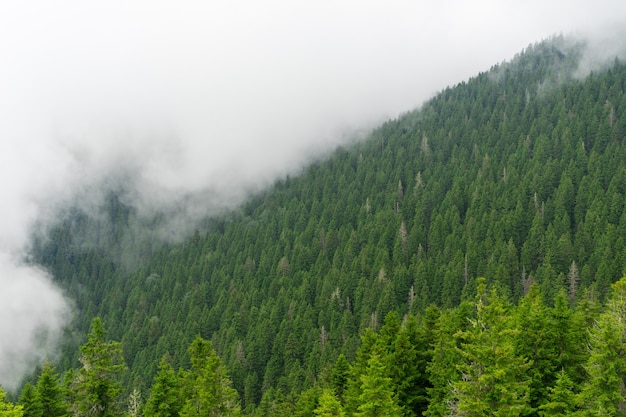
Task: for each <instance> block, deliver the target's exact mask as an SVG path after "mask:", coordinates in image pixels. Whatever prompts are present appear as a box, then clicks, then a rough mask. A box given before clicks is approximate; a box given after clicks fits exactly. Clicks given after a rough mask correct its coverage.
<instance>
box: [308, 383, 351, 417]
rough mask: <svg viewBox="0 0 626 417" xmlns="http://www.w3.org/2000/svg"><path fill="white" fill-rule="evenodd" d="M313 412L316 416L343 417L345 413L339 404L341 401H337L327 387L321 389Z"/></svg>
mask: <svg viewBox="0 0 626 417" xmlns="http://www.w3.org/2000/svg"><path fill="white" fill-rule="evenodd" d="M314 413H315V415H316V416H318V417H344V416H345V415H346V413H345V412H344V411H343V407H342V406H341V402H339V400H338V399H337V397H336V396H335V395H334V394H333V392H332V391H331V390H328V389H325V390H324V391H322V395H321V396H320V398H319V403H318V406H317V407H316V408H315V411H314Z"/></svg>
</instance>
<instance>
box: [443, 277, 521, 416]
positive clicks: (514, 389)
mask: <svg viewBox="0 0 626 417" xmlns="http://www.w3.org/2000/svg"><path fill="white" fill-rule="evenodd" d="M508 317H509V312H508V311H507V308H506V304H505V302H504V300H502V298H501V297H499V296H498V295H497V294H496V292H495V290H492V291H491V293H489V294H488V293H487V286H486V284H485V281H484V279H481V280H479V282H478V289H477V295H476V319H475V320H473V321H472V322H471V326H470V327H469V328H468V329H467V330H465V331H460V332H458V333H457V334H456V337H457V338H458V339H459V341H460V346H461V347H460V349H459V350H460V354H461V358H462V360H461V363H460V364H458V365H457V369H458V371H459V372H460V374H461V375H462V379H461V380H459V381H456V382H453V383H452V398H451V401H450V402H449V412H450V415H451V416H468V417H482V416H519V415H524V414H525V413H526V412H527V411H529V395H528V394H529V381H528V378H527V376H526V374H525V373H526V371H527V369H528V367H529V363H528V361H527V360H526V359H524V358H522V357H519V356H516V355H515V348H514V345H513V341H514V339H513V338H514V335H515V334H516V331H515V330H514V329H513V328H512V327H511V323H510V320H509V319H508Z"/></svg>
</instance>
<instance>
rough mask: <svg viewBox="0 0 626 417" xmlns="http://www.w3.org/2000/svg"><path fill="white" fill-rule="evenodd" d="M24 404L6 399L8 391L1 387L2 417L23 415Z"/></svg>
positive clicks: (0, 412) (0, 404)
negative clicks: (16, 403)
mask: <svg viewBox="0 0 626 417" xmlns="http://www.w3.org/2000/svg"><path fill="white" fill-rule="evenodd" d="M23 415H24V409H23V408H22V405H20V404H18V405H15V404H13V403H11V402H10V401H8V400H7V399H6V392H5V391H4V390H3V389H2V387H0V417H22V416H23Z"/></svg>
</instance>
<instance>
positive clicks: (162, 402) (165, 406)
mask: <svg viewBox="0 0 626 417" xmlns="http://www.w3.org/2000/svg"><path fill="white" fill-rule="evenodd" d="M181 407H182V406H181V397H180V384H179V379H178V378H177V377H176V373H175V372H174V369H173V368H172V365H170V363H169V361H168V359H167V356H163V358H161V362H160V363H159V372H158V373H157V374H156V376H155V377H154V383H153V384H152V389H151V391H150V397H149V398H148V401H146V405H145V408H144V415H145V416H146V417H178V415H179V413H180V410H181Z"/></svg>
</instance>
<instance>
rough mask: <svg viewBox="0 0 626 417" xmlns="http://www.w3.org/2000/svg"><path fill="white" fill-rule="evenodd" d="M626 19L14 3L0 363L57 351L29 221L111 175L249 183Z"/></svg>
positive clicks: (357, 4) (614, 12)
mask: <svg viewBox="0 0 626 417" xmlns="http://www.w3.org/2000/svg"><path fill="white" fill-rule="evenodd" d="M625 26H626V2H624V1H623V0H619V1H618V0H614V1H611V0H594V1H591V0H589V1H581V0H568V1H562V0H558V1H557V0H554V1H552V0H550V1H546V0H541V1H539V0H524V1H522V0H511V1H507V0H492V1H476V0H475V1H468V0H465V1H461V0H438V1H423V0H413V1H410V0H406V1H401V0H386V1H368V0H358V1H357V0H332V1H330V0H316V1H307V2H304V1H298V0H291V1H286V0H269V1H259V0H257V1H249V0H234V1H208V0H205V1H184V0H180V1H173V0H135V1H133V0H107V1H81V0H57V1H49V0H40V1H37V0H31V1H29V0H3V1H2V2H0V181H1V182H0V190H1V191H2V195H3V198H2V202H3V203H2V205H0V274H1V275H0V336H1V337H0V364H3V363H5V362H7V361H6V360H5V358H6V357H7V354H8V353H7V352H12V353H11V354H12V355H18V354H17V353H15V351H17V352H26V353H23V354H19V355H22V356H19V355H18V356H17V358H18V359H19V360H13V361H12V362H13V363H19V362H24V361H26V360H27V359H29V358H36V357H39V356H41V355H43V354H44V353H41V351H35V352H30V351H29V350H28V349H26V346H29V344H31V343H32V335H33V333H34V332H35V330H36V329H37V328H38V326H39V327H41V326H43V327H44V328H47V329H50V330H52V332H51V334H53V333H54V331H55V330H56V329H57V328H58V327H59V326H60V325H61V324H62V323H63V320H62V318H64V317H66V315H67V311H68V307H67V303H66V302H64V301H63V299H62V297H61V295H60V293H59V292H58V290H55V289H54V288H53V287H52V286H50V285H49V279H48V278H47V277H46V276H45V274H43V273H42V272H41V271H39V270H33V269H32V268H28V267H25V266H24V265H22V264H21V263H20V262H19V257H20V255H21V254H22V252H23V250H24V248H25V247H26V246H27V243H28V231H29V227H30V225H32V223H33V222H34V221H36V220H37V219H41V218H42V217H44V216H47V215H49V213H50V207H51V206H53V205H55V204H59V202H62V201H65V200H68V199H70V198H71V197H72V196H73V195H74V193H75V192H76V191H77V190H79V191H80V190H84V189H89V186H90V185H93V184H95V183H97V181H98V180H99V179H101V178H103V177H105V176H106V175H107V174H108V173H110V172H112V171H113V172H115V171H118V170H119V169H120V167H123V168H125V169H133V170H134V172H135V173H136V174H137V175H138V178H139V184H140V186H139V188H138V191H137V195H138V200H141V201H143V202H144V203H145V204H150V203H154V202H155V201H164V200H163V199H164V198H165V200H167V197H163V196H164V195H165V196H167V195H168V192H172V193H174V194H175V193H176V192H178V191H180V190H186V191H191V192H194V191H199V190H202V189H205V188H207V187H209V188H212V189H214V190H217V191H224V190H227V193H226V194H228V195H230V196H233V195H234V196H237V195H239V194H238V191H239V190H243V189H247V188H251V187H255V186H259V185H260V186H262V185H265V184H268V183H269V182H271V181H272V180H273V179H274V178H276V177H277V176H281V175H284V174H285V173H287V172H295V170H297V168H298V167H301V166H302V165H303V164H305V163H306V162H307V161H310V159H311V158H313V157H315V156H317V155H319V154H320V153H323V152H324V151H325V150H328V149H330V148H331V147H332V146H333V145H336V144H337V143H340V141H341V140H345V137H346V133H347V132H351V131H353V130H358V129H367V128H369V127H372V126H373V125H375V124H376V123H379V122H381V121H383V120H385V119H386V118H390V117H395V116H396V115H398V114H399V113H402V112H404V111H407V110H410V109H412V108H414V107H416V106H418V105H419V104H420V103H422V102H423V101H424V100H425V99H427V98H429V97H431V96H432V95H433V94H434V93H436V92H437V91H440V90H441V89H443V88H445V87H446V86H447V85H450V84H455V83H457V82H460V81H463V80H466V79H467V78H469V77H471V76H473V75H476V74H477V73H478V72H480V71H486V70H488V69H489V68H490V67H491V66H492V65H493V64H496V63H499V62H502V61H504V60H508V59H511V58H512V57H513V56H514V55H515V54H516V53H518V52H520V51H521V50H522V49H523V48H525V47H526V46H527V45H529V44H530V43H534V42H537V41H541V40H542V39H545V38H547V37H549V36H551V35H553V34H558V33H563V34H566V35H567V34H572V33H573V34H585V35H589V34H593V36H594V37H595V38H596V39H604V41H603V42H598V43H597V45H598V46H600V45H602V46H603V48H604V47H606V46H608V47H609V50H611V48H610V47H611V45H612V43H610V42H609V41H607V40H610V39H612V36H613V34H614V33H615V30H617V29H618V28H622V27H625ZM146 202H147V203H146ZM20 294H23V296H24V297H29V298H30V299H31V301H34V303H31V304H27V303H21V302H15V301H16V300H20ZM8 296H10V297H11V299H12V300H13V301H14V302H13V303H8V302H6V298H7V297H8ZM33 305H37V306H40V307H41V308H40V309H39V310H37V311H36V312H33V311H34V310H33V308H32V306H33ZM42 309H43V311H42ZM29 312H33V314H29ZM11 317H20V320H22V321H20V322H16V320H11V319H10V318H11ZM16 323H18V324H19V325H17V326H16V325H15V324H16ZM9 324H11V325H9ZM11 345H13V346H17V347H18V348H19V349H18V350H13V351H12V350H11V349H10V346H11ZM33 355H34V356H33ZM13 358H16V356H13ZM22 371H23V369H16V370H15V373H20V372H22ZM7 373H8V371H7V370H6V369H3V368H2V365H0V384H5V385H8V384H10V381H9V380H6V379H5V380H4V381H3V380H2V379H1V378H2V377H4V376H5V375H6V374H7Z"/></svg>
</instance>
